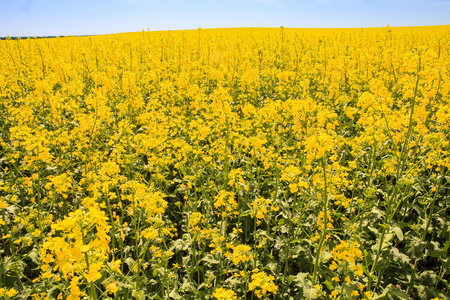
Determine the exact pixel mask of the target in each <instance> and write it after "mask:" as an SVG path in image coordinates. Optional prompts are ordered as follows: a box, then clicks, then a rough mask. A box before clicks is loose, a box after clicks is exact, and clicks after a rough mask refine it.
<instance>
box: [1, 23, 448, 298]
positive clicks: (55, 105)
mask: <svg viewBox="0 0 450 300" xmlns="http://www.w3.org/2000/svg"><path fill="white" fill-rule="evenodd" d="M0 113H1V117H0V134H1V139H0V142H1V144H0V215H1V217H0V244H1V245H0V253H1V260H0V297H2V298H1V299H70V300H73V299H93V300H95V299H188V300H189V299H205V300H206V299H208V300H209V299H211V300H232V299H254V300H257V299H283V300H291V299H293V300H296V299H435V300H436V299H442V300H445V299H449V298H450V292H449V289H450V286H449V280H450V261H449V258H448V252H449V251H448V250H449V246H450V210H449V206H450V199H449V197H450V173H449V172H450V143H449V141H450V26H433V27H404V28H390V27H389V26H388V27H386V28H367V29H290V28H283V27H281V28H269V29H264V28H236V29H214V30H212V29H211V30H205V29H200V28H199V29H197V30H188V31H164V32H151V31H143V32H138V33H126V34H125V33H121V34H114V35H105V36H91V37H65V38H43V39H36V38H30V39H16V40H15V39H7V40H3V41H0Z"/></svg>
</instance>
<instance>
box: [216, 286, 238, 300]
mask: <svg viewBox="0 0 450 300" xmlns="http://www.w3.org/2000/svg"><path fill="white" fill-rule="evenodd" d="M213 296H214V297H216V298H217V300H237V299H238V298H237V296H236V293H235V292H234V291H232V290H229V289H225V288H223V287H220V288H218V289H216V290H215V291H214V293H213Z"/></svg>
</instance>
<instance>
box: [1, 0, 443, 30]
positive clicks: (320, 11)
mask: <svg viewBox="0 0 450 300" xmlns="http://www.w3.org/2000/svg"><path fill="white" fill-rule="evenodd" d="M387 24H389V25H390V26H421V25H449V24H450V0H422V1H418V0H390V1H389V0H358V1H357V0H0V36H6V35H10V36H51V35H89V34H105V33H118V32H130V31H141V30H147V29H148V28H149V29H150V30H151V31H156V30H176V29H196V28H198V27H201V28H220V27H279V26H284V27H309V28H310V27H313V28H314V27H315V28H318V27H320V28H326V27H338V28H340V27H384V26H386V25H387Z"/></svg>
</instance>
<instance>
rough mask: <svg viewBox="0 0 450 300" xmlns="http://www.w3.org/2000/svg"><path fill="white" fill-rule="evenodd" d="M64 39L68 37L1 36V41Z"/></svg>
mask: <svg viewBox="0 0 450 300" xmlns="http://www.w3.org/2000/svg"><path fill="white" fill-rule="evenodd" d="M76 36H87V35H76ZM57 37H60V38H63V37H67V36H66V35H50V36H0V40H8V39H10V40H18V39H21V40H26V39H53V38H57Z"/></svg>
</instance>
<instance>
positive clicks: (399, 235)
mask: <svg viewBox="0 0 450 300" xmlns="http://www.w3.org/2000/svg"><path fill="white" fill-rule="evenodd" d="M391 232H394V233H395V235H396V236H397V238H398V240H399V241H400V242H402V241H403V232H402V230H401V229H400V227H398V226H396V225H394V226H392V227H391Z"/></svg>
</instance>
